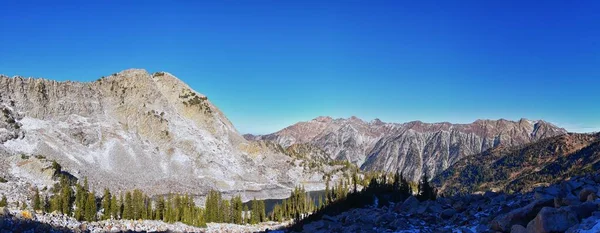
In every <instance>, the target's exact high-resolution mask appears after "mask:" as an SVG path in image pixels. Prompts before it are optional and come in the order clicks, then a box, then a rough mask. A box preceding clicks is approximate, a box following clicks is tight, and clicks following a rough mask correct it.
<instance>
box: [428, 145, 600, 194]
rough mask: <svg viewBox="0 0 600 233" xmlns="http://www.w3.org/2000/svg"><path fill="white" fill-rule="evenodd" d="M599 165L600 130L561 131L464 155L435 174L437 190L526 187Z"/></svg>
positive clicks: (583, 171) (599, 166)
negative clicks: (511, 144) (525, 141)
mask: <svg viewBox="0 0 600 233" xmlns="http://www.w3.org/2000/svg"><path fill="white" fill-rule="evenodd" d="M599 168H600V134H596V135H592V134H574V133H571V134H565V135H561V136H556V137H552V138H547V139H543V140H540V141H538V142H535V143H531V144H526V145H523V146H517V147H498V148H493V149H490V150H487V151H485V152H483V153H481V154H477V155H472V156H468V157H465V158H463V159H461V160H459V161H458V162H457V163H455V164H454V165H453V166H451V167H449V168H448V169H447V170H445V171H444V172H442V173H441V174H440V175H438V176H436V177H435V178H434V180H433V182H434V183H435V184H436V185H437V186H438V187H439V189H440V192H442V193H445V194H454V193H457V192H475V191H486V190H496V191H507V192H516V191H528V190H530V189H532V188H533V187H537V186H540V185H544V184H548V183H555V182H557V181H559V180H562V179H565V178H568V177H571V176H574V175H581V174H585V173H589V172H592V171H595V170H598V169H599Z"/></svg>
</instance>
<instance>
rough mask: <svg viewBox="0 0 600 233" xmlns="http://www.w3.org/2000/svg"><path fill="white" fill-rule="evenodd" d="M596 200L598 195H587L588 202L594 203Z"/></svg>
mask: <svg viewBox="0 0 600 233" xmlns="http://www.w3.org/2000/svg"><path fill="white" fill-rule="evenodd" d="M596 199H598V195H596V194H595V193H592V194H590V195H588V197H587V201H588V202H594V201H596Z"/></svg>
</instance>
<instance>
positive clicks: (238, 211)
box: [231, 195, 244, 224]
mask: <svg viewBox="0 0 600 233" xmlns="http://www.w3.org/2000/svg"><path fill="white" fill-rule="evenodd" d="M243 205H244V203H243V202H242V197H241V196H239V195H238V196H236V197H234V198H233V200H232V204H231V206H232V220H233V223H235V224H242V223H243V222H244V219H243V217H242V213H243V211H244V210H243V208H244V207H243Z"/></svg>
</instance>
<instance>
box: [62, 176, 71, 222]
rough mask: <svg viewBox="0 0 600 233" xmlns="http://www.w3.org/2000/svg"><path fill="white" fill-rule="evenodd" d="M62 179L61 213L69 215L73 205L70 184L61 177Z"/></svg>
mask: <svg viewBox="0 0 600 233" xmlns="http://www.w3.org/2000/svg"><path fill="white" fill-rule="evenodd" d="M63 180H64V181H61V183H63V184H62V192H61V196H62V213H63V214H65V215H68V216H71V210H72V209H71V207H72V206H73V191H72V190H71V186H69V184H68V183H67V181H66V179H64V178H63Z"/></svg>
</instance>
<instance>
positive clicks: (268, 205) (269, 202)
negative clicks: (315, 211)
mask: <svg viewBox="0 0 600 233" xmlns="http://www.w3.org/2000/svg"><path fill="white" fill-rule="evenodd" d="M308 195H309V196H310V198H311V199H312V200H313V202H314V203H315V205H319V198H321V197H324V196H325V190H317V191H310V192H308ZM286 199H287V198H286ZM283 200H285V199H265V213H267V214H269V213H271V211H273V208H274V207H275V205H276V204H281V203H282V202H283ZM251 202H252V201H247V202H244V205H245V206H248V209H251V204H250V203H251Z"/></svg>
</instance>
